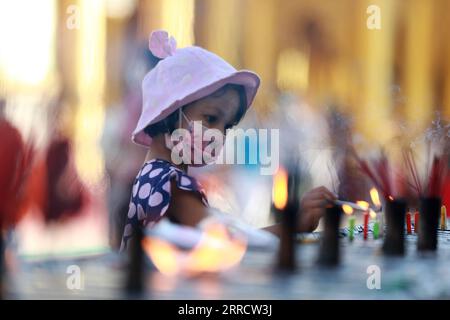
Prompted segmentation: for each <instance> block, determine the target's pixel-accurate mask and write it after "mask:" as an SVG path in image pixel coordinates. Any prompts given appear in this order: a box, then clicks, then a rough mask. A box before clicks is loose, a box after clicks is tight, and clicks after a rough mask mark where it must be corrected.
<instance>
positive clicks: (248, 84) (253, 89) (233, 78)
mask: <svg viewBox="0 0 450 320" xmlns="http://www.w3.org/2000/svg"><path fill="white" fill-rule="evenodd" d="M260 83H261V80H260V78H259V76H258V75H257V74H256V73H254V72H252V71H249V70H239V71H236V72H234V73H232V74H230V75H229V76H226V77H224V78H221V79H219V80H216V81H214V82H212V83H210V84H209V85H207V86H205V87H202V88H200V89H198V90H197V91H195V92H193V93H191V94H189V95H187V96H185V97H183V98H181V99H178V100H176V101H174V102H173V103H172V104H171V105H170V106H169V107H167V108H165V109H164V110H163V111H162V112H161V113H160V114H159V115H158V116H156V117H155V118H154V119H153V120H152V121H150V122H149V123H147V124H145V126H142V127H138V128H136V130H135V132H134V133H133V136H132V141H133V142H134V143H136V144H139V145H143V146H150V144H151V142H152V140H151V137H149V136H148V135H147V134H146V133H145V132H144V131H143V130H144V129H145V127H147V126H148V125H150V124H153V123H156V122H158V121H160V120H162V119H164V118H166V117H167V116H168V115H170V114H171V113H172V112H174V111H176V110H178V109H179V108H181V107H183V106H185V105H187V104H189V103H191V102H194V101H196V100H199V99H202V98H204V97H207V96H208V95H210V94H212V93H213V92H215V91H216V90H218V89H220V88H221V87H223V86H224V85H226V84H239V85H242V86H243V87H244V89H245V94H246V98H247V105H246V109H245V111H247V110H248V108H249V107H250V106H251V105H252V103H253V100H254V99H255V96H256V93H257V92H258V88H259V86H260Z"/></svg>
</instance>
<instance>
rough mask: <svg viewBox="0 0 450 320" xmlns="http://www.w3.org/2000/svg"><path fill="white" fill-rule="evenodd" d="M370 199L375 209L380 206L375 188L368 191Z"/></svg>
mask: <svg viewBox="0 0 450 320" xmlns="http://www.w3.org/2000/svg"><path fill="white" fill-rule="evenodd" d="M370 198H371V199H372V202H373V204H374V205H375V206H377V207H380V206H381V201H380V196H379V194H378V191H377V189H375V188H372V189H370Z"/></svg>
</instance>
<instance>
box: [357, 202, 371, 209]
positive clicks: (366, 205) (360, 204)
mask: <svg viewBox="0 0 450 320" xmlns="http://www.w3.org/2000/svg"><path fill="white" fill-rule="evenodd" d="M356 204H357V205H358V206H360V207H362V208H364V209H365V210H367V209H369V203H368V202H366V201H356Z"/></svg>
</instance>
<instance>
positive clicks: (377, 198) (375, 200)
mask: <svg viewBox="0 0 450 320" xmlns="http://www.w3.org/2000/svg"><path fill="white" fill-rule="evenodd" d="M370 198H371V199H372V202H373V204H374V205H375V207H376V208H377V209H376V211H377V212H380V215H379V218H378V217H377V218H378V219H379V220H378V219H377V222H378V224H379V226H378V236H379V237H382V236H383V231H384V221H383V220H384V219H383V212H382V207H381V201H380V196H379V195H378V191H377V189H376V188H372V189H370Z"/></svg>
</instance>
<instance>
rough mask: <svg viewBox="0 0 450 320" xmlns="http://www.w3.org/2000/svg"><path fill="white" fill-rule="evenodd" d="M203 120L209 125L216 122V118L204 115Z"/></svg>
mask: <svg viewBox="0 0 450 320" xmlns="http://www.w3.org/2000/svg"><path fill="white" fill-rule="evenodd" d="M205 119H206V121H207V122H208V123H209V124H214V123H216V122H217V120H218V119H217V117H216V116H209V115H205Z"/></svg>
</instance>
